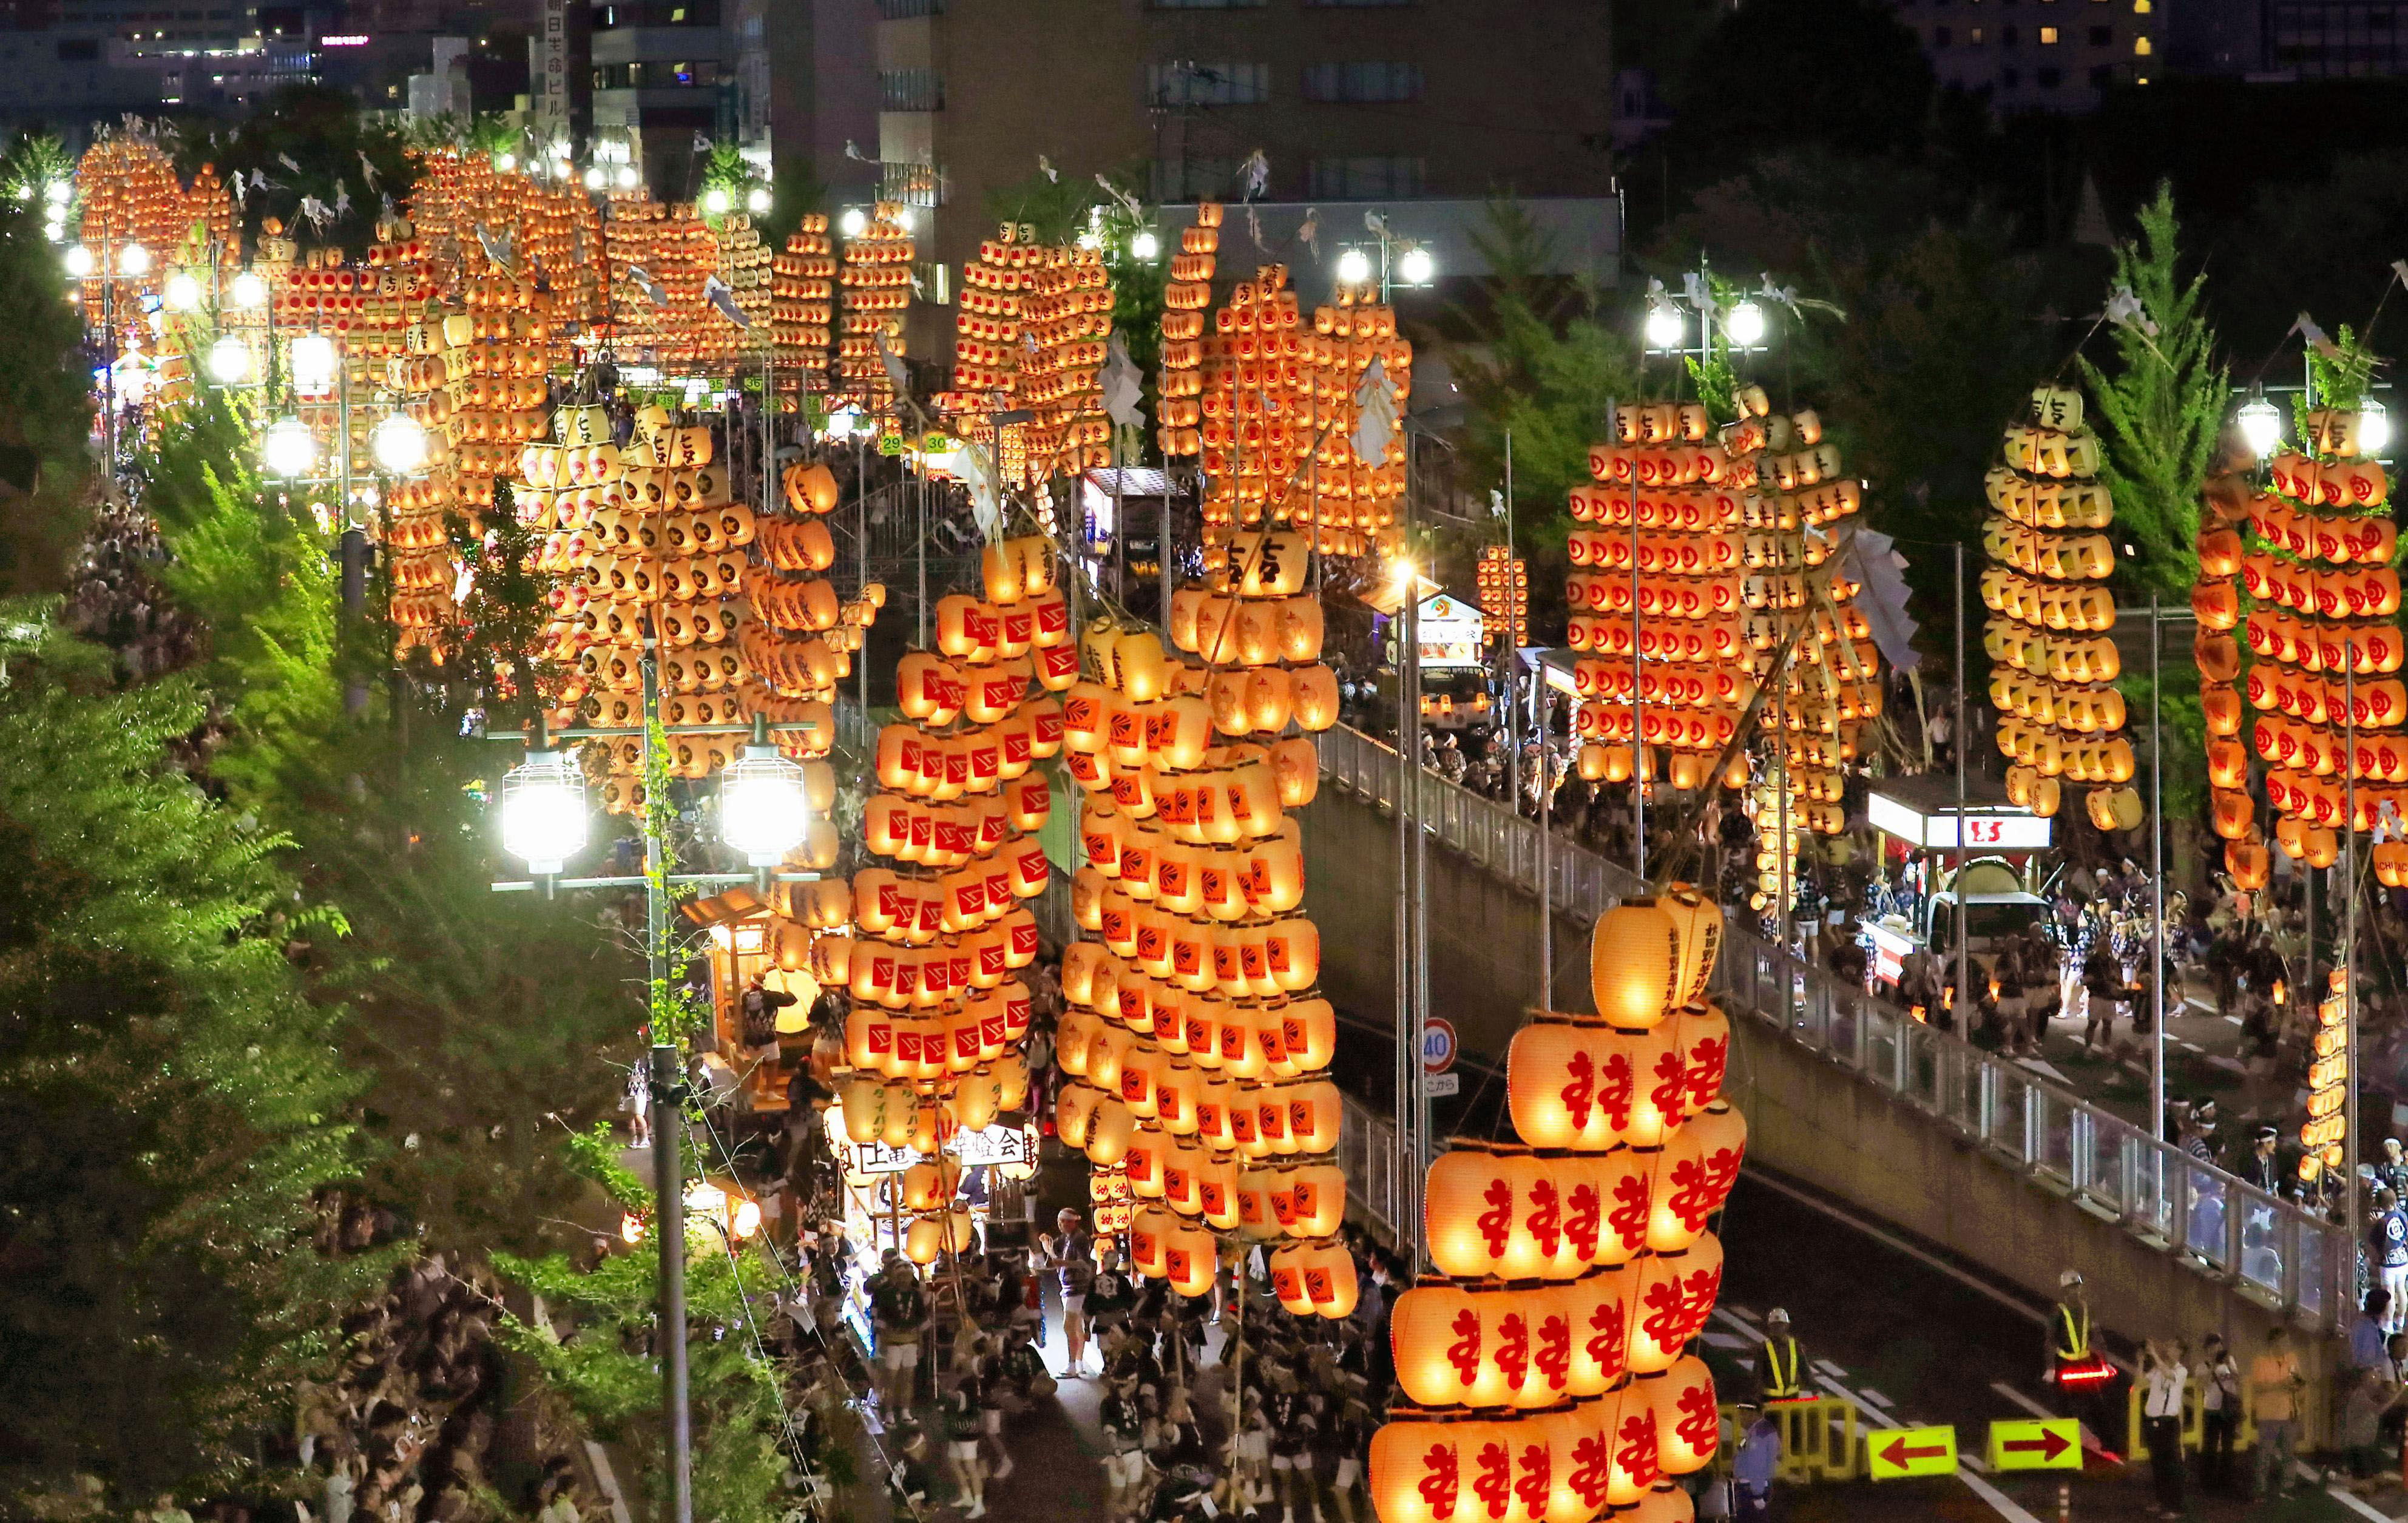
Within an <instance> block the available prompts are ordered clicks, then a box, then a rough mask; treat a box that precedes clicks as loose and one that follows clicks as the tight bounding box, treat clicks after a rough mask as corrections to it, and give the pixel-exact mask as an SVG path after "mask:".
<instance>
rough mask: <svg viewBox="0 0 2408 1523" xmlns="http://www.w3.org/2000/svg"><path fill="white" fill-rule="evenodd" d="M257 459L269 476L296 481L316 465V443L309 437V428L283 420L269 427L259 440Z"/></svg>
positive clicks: (293, 420) (290, 420) (295, 419)
mask: <svg viewBox="0 0 2408 1523" xmlns="http://www.w3.org/2000/svg"><path fill="white" fill-rule="evenodd" d="M259 458H260V463H261V464H263V465H265V467H267V473H268V474H269V475H271V476H280V477H282V478H283V479H284V480H286V481H299V480H300V479H301V478H302V477H304V476H307V475H308V474H309V468H310V467H312V466H314V465H316V464H317V463H318V441H317V440H316V439H315V438H311V437H310V435H309V425H308V424H305V423H303V422H302V421H301V420H300V419H298V418H285V419H283V420H281V421H279V422H278V423H275V424H270V425H269V427H268V430H267V432H266V434H265V435H264V436H262V437H261V438H260V441H259Z"/></svg>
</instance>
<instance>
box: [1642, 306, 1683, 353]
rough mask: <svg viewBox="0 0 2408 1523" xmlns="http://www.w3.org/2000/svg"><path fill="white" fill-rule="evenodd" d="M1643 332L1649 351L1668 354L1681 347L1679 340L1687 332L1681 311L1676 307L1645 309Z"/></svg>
mask: <svg viewBox="0 0 2408 1523" xmlns="http://www.w3.org/2000/svg"><path fill="white" fill-rule="evenodd" d="M1645 331H1646V336H1647V347H1648V348H1649V349H1652V350H1656V351H1658V352H1670V351H1672V350H1676V349H1678V348H1680V347H1681V340H1682V338H1684V336H1685V335H1686V334H1687V332H1688V324H1687V323H1684V321H1682V318H1681V309H1679V308H1677V307H1670V306H1664V307H1651V308H1649V309H1647V324H1646V330H1645Z"/></svg>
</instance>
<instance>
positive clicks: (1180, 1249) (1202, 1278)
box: [1162, 1226, 1220, 1300]
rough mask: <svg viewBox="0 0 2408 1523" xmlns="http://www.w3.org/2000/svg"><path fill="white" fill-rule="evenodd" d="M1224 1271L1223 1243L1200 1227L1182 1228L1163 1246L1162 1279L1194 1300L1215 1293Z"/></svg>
mask: <svg viewBox="0 0 2408 1523" xmlns="http://www.w3.org/2000/svg"><path fill="white" fill-rule="evenodd" d="M1219 1270H1220V1244H1219V1243H1216V1242H1215V1241H1214V1240H1213V1237H1212V1234H1211V1233H1210V1232H1207V1231H1204V1230H1202V1229H1201V1228H1195V1227H1185V1226H1183V1227H1181V1228H1178V1229H1177V1230H1175V1231H1173V1232H1172V1233H1171V1234H1170V1235H1169V1237H1168V1240H1167V1241H1166V1242H1165V1243H1164V1245H1163V1258H1162V1277H1163V1278H1164V1279H1166V1280H1168V1281H1169V1282H1170V1288H1171V1289H1172V1290H1174V1291H1176V1292H1178V1293H1179V1294H1180V1295H1182V1296H1184V1297H1186V1298H1187V1299H1189V1300H1195V1299H1197V1297H1199V1296H1209V1295H1211V1293H1212V1280H1213V1276H1214V1275H1215V1274H1217V1273H1218V1272H1219Z"/></svg>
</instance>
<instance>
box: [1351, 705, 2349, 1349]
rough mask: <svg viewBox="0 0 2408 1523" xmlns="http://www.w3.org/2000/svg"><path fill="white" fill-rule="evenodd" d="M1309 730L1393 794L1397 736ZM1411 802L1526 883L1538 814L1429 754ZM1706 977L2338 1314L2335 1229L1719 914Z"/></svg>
mask: <svg viewBox="0 0 2408 1523" xmlns="http://www.w3.org/2000/svg"><path fill="white" fill-rule="evenodd" d="M1319 742H1320V748H1321V765H1322V770H1323V771H1324V772H1325V773H1326V774H1327V775H1328V777H1329V778H1330V779H1331V780H1332V781H1333V782H1335V783H1338V784H1339V785H1340V786H1342V787H1344V788H1346V789H1347V790H1348V791H1350V792H1352V793H1354V794H1355V795H1356V796H1357V797H1360V798H1362V799H1363V800H1364V801H1366V802H1368V803H1369V804H1372V805H1373V806H1375V807H1377V808H1379V809H1381V810H1383V811H1393V810H1394V808H1395V805H1396V797H1397V793H1398V765H1397V764H1398V756H1397V753H1396V750H1395V748H1393V747H1391V746H1386V745H1383V744H1382V743H1380V742H1379V741H1377V740H1372V739H1371V738H1370V737H1369V736H1367V735H1364V734H1362V733H1360V732H1359V731H1356V730H1354V729H1350V728H1348V727H1346V726H1335V727H1333V728H1331V729H1329V730H1327V731H1326V732H1324V733H1323V734H1322V735H1321V736H1320V737H1319ZM1419 805H1420V809H1419V812H1420V814H1421V816H1422V818H1423V820H1424V821H1425V822H1426V824H1425V826H1424V828H1425V829H1426V830H1427V831H1428V832H1429V834H1430V836H1431V838H1432V839H1433V840H1434V841H1438V842H1439V843H1441V844H1443V845H1445V846H1447V847H1449V848H1451V849H1452V850H1454V851H1455V852H1458V853H1460V854H1461V855H1464V856H1466V857H1468V858H1469V859H1470V860H1471V861H1473V862H1475V863H1477V864H1479V865H1480V866H1481V867H1483V868H1484V869H1487V870H1488V871H1489V872H1491V873H1493V874H1495V875H1496V876H1498V877H1499V878H1501V879H1503V880H1505V881H1506V882H1508V883H1510V884H1515V885H1517V886H1519V887H1521V888H1523V889H1525V890H1527V892H1529V893H1531V894H1534V895H1535V894H1536V893H1537V892H1538V889H1539V873H1540V857H1541V852H1540V843H1539V825H1538V822H1536V821H1535V820H1531V819H1528V818H1526V817H1524V816H1523V815H1521V814H1520V813H1518V812H1515V811H1513V810H1512V809H1511V808H1508V807H1507V806H1506V805H1504V804H1501V803H1498V802H1496V801H1494V800H1491V799H1488V798H1484V797H1481V796H1480V795H1478V794H1475V793H1473V792H1471V791H1470V790H1469V789H1467V788H1464V787H1462V786H1460V785H1458V784H1455V783H1450V782H1448V781H1447V780H1446V779H1445V778H1443V777H1441V776H1440V775H1439V774H1437V773H1436V772H1433V771H1430V770H1429V769H1426V768H1425V769H1423V770H1422V775H1421V780H1420V787H1419ZM1545 856H1546V871H1547V875H1548V877H1549V878H1550V880H1552V893H1551V896H1550V898H1551V902H1552V905H1553V908H1554V910H1555V912H1557V913H1560V914H1565V915H1569V916H1573V917H1575V918H1579V919H1584V920H1594V919H1595V918H1596V917H1597V916H1598V915H1600V914H1602V913H1604V912H1605V911H1607V910H1608V909H1611V908H1612V907H1613V905H1614V904H1616V903H1618V902H1620V900H1621V899H1622V898H1627V897H1629V896H1631V895H1634V894H1639V893H1643V892H1644V891H1645V889H1644V885H1643V884H1641V881H1640V880H1639V878H1638V877H1637V876H1636V875H1635V874H1633V873H1632V872H1631V871H1630V870H1629V869H1627V868H1624V867H1621V866H1620V865H1618V864H1616V863H1613V862H1609V861H1607V860H1605V859H1604V858H1603V857H1601V856H1599V855H1597V854H1596V853H1595V852H1593V851H1590V850H1589V849H1588V848H1586V847H1584V846H1583V845H1580V844H1579V843H1578V842H1576V841H1570V840H1569V839H1567V838H1566V837H1565V836H1564V835H1563V834H1562V833H1560V832H1558V833H1556V834H1555V837H1554V838H1553V839H1552V840H1551V841H1548V843H1547V851H1546V853H1545ZM1715 981H1716V984H1717V987H1716V991H1715V992H1716V993H1717V994H1718V995H1719V996H1720V997H1721V999H1723V1002H1724V1004H1725V1005H1726V1007H1727V1008H1729V1009H1733V1010H1743V1011H1746V1012H1749V1013H1753V1014H1755V1015H1756V1016H1758V1017H1760V1018H1761V1019H1763V1020H1765V1021H1767V1022H1769V1023H1770V1024H1771V1025H1772V1026H1774V1027H1777V1028H1778V1029H1780V1030H1782V1031H1783V1032H1785V1034H1786V1035H1787V1036H1788V1037H1789V1039H1790V1040H1791V1041H1794V1042H1799V1043H1800V1044H1801V1045H1803V1046H1806V1047H1809V1048H1811V1049H1813V1050H1814V1051H1815V1052H1817V1053H1820V1054H1821V1055H1822V1056H1825V1057H1827V1058H1828V1059H1829V1060H1830V1061H1832V1062H1834V1063H1837V1064H1839V1065H1840V1066H1842V1067H1843V1068H1846V1069H1848V1070H1852V1071H1854V1072H1855V1073H1856V1074H1857V1075H1858V1076H1859V1077H1861V1078H1863V1079H1865V1080H1867V1081H1869V1082H1870V1083H1872V1084H1875V1085H1880V1086H1881V1087H1882V1088H1884V1089H1886V1090H1888V1091H1889V1092H1890V1093H1891V1094H1892V1095H1894V1096H1896V1097H1897V1098H1898V1099H1899V1100H1901V1101H1903V1102H1904V1103H1906V1104H1907V1105H1909V1106H1912V1107H1913V1108H1914V1109H1916V1110H1918V1111H1921V1112H1922V1113H1924V1114H1926V1115H1928V1116H1929V1117H1931V1118H1932V1119H1933V1120H1934V1121H1936V1122H1938V1123H1939V1124H1941V1125H1943V1126H1946V1127H1948V1128H1951V1129H1953V1130H1955V1131H1957V1132H1958V1133H1959V1134H1961V1135H1964V1136H1968V1137H1971V1138H1972V1139H1973V1140H1975V1141H1976V1142H1978V1143H1980V1144H1981V1145H1982V1146H1983V1147H1984V1148H1985V1150H1986V1151H1987V1152H1988V1153H1989V1154H1990V1155H1991V1156H1992V1157H1995V1158H1998V1159H1999V1160H2000V1161H2001V1162H2003V1163H2005V1164H2007V1165H2008V1166H2010V1167H2012V1168H2014V1169H2016V1170H2018V1171H2020V1172H2022V1173H2023V1175H2024V1176H2025V1177H2026V1178H2027V1179H2028V1180H2029V1181H2031V1182H2032V1183H2033V1184H2034V1185H2037V1186H2039V1187H2041V1188H2043V1189H2046V1190H2048V1191H2050V1192H2051V1193H2052V1194H2055V1195H2057V1196H2058V1197H2060V1198H2062V1199H2065V1200H2071V1201H2073V1202H2074V1203H2076V1204H2077V1205H2079V1206H2080V1207H2081V1208H2082V1209H2084V1210H2086V1211H2089V1212H2091V1213H2093V1214H2097V1215H2099V1216H2101V1217H2103V1218H2105V1219H2107V1220H2110V1221H2114V1222H2115V1223H2117V1224H2119V1225H2121V1226H2122V1227H2123V1228H2125V1229H2126V1230H2128V1231H2129V1232H2131V1233H2132V1234H2133V1235H2134V1236H2136V1237H2138V1238H2140V1239H2142V1240H2143V1242H2146V1243H2149V1244H2150V1245H2152V1246H2153V1247H2157V1248H2158V1249H2161V1250H2163V1251H2165V1252H2169V1253H2179V1254H2182V1255H2185V1256H2186V1259H2187V1261H2188V1262H2190V1263H2191V1264H2192V1265H2194V1266H2195V1267H2196V1268H2198V1269H2200V1271H2201V1272H2205V1273H2208V1274H2211V1275H2214V1276H2215V1277H2217V1278H2220V1279H2222V1280H2224V1281H2226V1282H2227V1283H2229V1284H2230V1285H2232V1286H2235V1287H2236V1288H2238V1289H2240V1290H2241V1291H2243V1293H2245V1294H2247V1295H2249V1296H2251V1297H2253V1298H2254V1299H2256V1300H2259V1301H2260V1302H2261V1303H2263V1304H2265V1305H2267V1306H2269V1307H2272V1308H2275V1309H2279V1310H2281V1311H2284V1312H2286V1313H2288V1314H2291V1315H2297V1316H2300V1317H2301V1318H2304V1319H2306V1320H2308V1321H2311V1322H2313V1323H2316V1324H2319V1325H2322V1326H2324V1327H2327V1328H2335V1329H2337V1328H2339V1327H2341V1326H2343V1324H2344V1323H2345V1322H2346V1320H2347V1317H2348V1315H2349V1308H2350V1306H2351V1304H2352V1302H2353V1300H2354V1299H2355V1298H2354V1296H2353V1295H2352V1294H2351V1291H2352V1288H2353V1281H2354V1277H2355V1275H2356V1273H2357V1259H2356V1255H2355V1254H2353V1253H2352V1252H2351V1251H2350V1243H2349V1238H2348V1234H2347V1232H2346V1231H2345V1230H2343V1228H2337V1227H2334V1226H2333V1225H2331V1224H2330V1223H2329V1222H2327V1221H2325V1220H2323V1219H2322V1218H2321V1217H2318V1216H2315V1215H2314V1214H2310V1213H2308V1212H2305V1211H2302V1210H2300V1208H2299V1207H2298V1206H2296V1205H2293V1204H2291V1203H2289V1202H2287V1201H2284V1200H2277V1199H2275V1198H2274V1197H2273V1196H2271V1195H2268V1194H2266V1193H2265V1192H2264V1191H2262V1190H2258V1189H2257V1188H2254V1187H2253V1186H2251V1185H2247V1184H2245V1183H2243V1181H2242V1180H2240V1179H2239V1178H2236V1177H2235V1176H2233V1175H2231V1174H2229V1173H2227V1172H2225V1171H2223V1170H2221V1169H2217V1168H2214V1166H2212V1165H2209V1164H2204V1163H2201V1162H2200V1161H2199V1160H2198V1159H2196V1158H2193V1157H2189V1156H2188V1155H2186V1154H2185V1153H2184V1152H2182V1151H2181V1150H2180V1149H2179V1148H2176V1147H2173V1146H2171V1145H2169V1144H2167V1143H2165V1142H2160V1141H2159V1140H2158V1139H2157V1138H2156V1137H2154V1136H2152V1135H2150V1134H2149V1133H2148V1132H2147V1131H2146V1130H2145V1129H2143V1128H2139V1127H2136V1126H2134V1125H2132V1124H2131V1123H2130V1122H2128V1121H2126V1120H2124V1119H2123V1118H2122V1117H2121V1116H2118V1115H2115V1114H2112V1113H2110V1112H2108V1111H2105V1110H2102V1109H2100V1107H2098V1106H2096V1105H2093V1104H2091V1103H2090V1102H2088V1101H2087V1100H2085V1099H2081V1098H2080V1097H2079V1096H2077V1095H2075V1094H2073V1093H2071V1091H2069V1090H2067V1089H2066V1088H2064V1087H2063V1086H2062V1085H2057V1084H2054V1083H2051V1082H2050V1081H2049V1080H2048V1079H2046V1078H2044V1077H2043V1076H2042V1075H2041V1074H2039V1073H2037V1072H2035V1071H2033V1070H2031V1069H2029V1068H2028V1067H2026V1066H2024V1065H2023V1064H2020V1063H2017V1062H2013V1061H2010V1060H2007V1059H2004V1058H2000V1057H1999V1056H1994V1055H1993V1054H1991V1053H1988V1052H1986V1051H1985V1050H1983V1049H1982V1048H1980V1047H1977V1046H1975V1045H1974V1044H1973V1043H1971V1042H1967V1041H1965V1040H1964V1039H1963V1038H1961V1037H1958V1036H1957V1035H1956V1034H1954V1033H1953V1032H1948V1031H1943V1030H1941V1029H1939V1028H1938V1027H1932V1026H1928V1025H1926V1024H1925V1023H1923V1022H1921V1021H1919V1020H1917V1019H1916V1018H1915V1017H1914V1016H1913V1015H1911V1014H1909V1013H1907V1012H1905V1011H1903V1010H1900V1009H1899V1007H1898V1006H1896V1005H1894V1004H1891V1003H1890V1002H1889V1001H1887V1000H1885V999H1878V998H1876V997H1874V996H1873V995H1871V994H1869V993H1867V992H1866V991H1865V989H1864V987H1863V986H1862V985H1861V984H1857V983H1856V982H1854V981H1852V980H1847V979H1842V978H1840V977H1838V976H1836V975H1834V974H1831V973H1829V972H1827V971H1826V970H1822V969H1820V968H1817V967H1815V966H1814V965H1813V964H1812V963H1809V962H1807V961H1805V960H1804V959H1802V958H1800V957H1798V956H1796V955H1793V954H1791V953H1789V952H1787V951H1786V950H1785V949H1783V948H1781V947H1779V946H1777V945H1775V944H1773V943H1771V942H1769V941H1763V940H1760V939H1759V938H1757V937H1756V936H1754V935H1752V934H1750V933H1749V932H1748V931H1746V930H1744V929H1742V928H1741V927H1737V926H1728V927H1726V930H1725V937H1724V942H1723V955H1722V960H1721V963H1720V965H1719V966H1718V967H1717V969H1716V970H1715ZM1377 1157H1380V1158H1382V1159H1384V1158H1385V1157H1386V1155H1385V1153H1384V1152H1383V1153H1380V1154H1379V1155H1377ZM1348 1183H1349V1185H1350V1187H1352V1188H1356V1189H1362V1190H1366V1191H1368V1190H1369V1188H1370V1186H1371V1185H1372V1182H1371V1181H1370V1180H1369V1179H1368V1178H1364V1177H1362V1176H1360V1175H1358V1174H1357V1173H1356V1172H1355V1171H1354V1170H1352V1169H1350V1170H1349V1172H1348ZM1386 1199H1388V1198H1387V1197H1386V1196H1384V1195H1383V1196H1382V1200H1386ZM1384 1219H1387V1220H1393V1217H1389V1218H1384Z"/></svg>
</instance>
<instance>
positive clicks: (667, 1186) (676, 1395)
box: [644, 661, 694, 1523]
mask: <svg viewBox="0 0 2408 1523" xmlns="http://www.w3.org/2000/svg"><path fill="white" fill-rule="evenodd" d="M644 669H645V670H646V671H648V672H649V671H650V670H651V669H652V663H651V662H649V661H647V662H646V663H644ZM646 802H647V804H648V805H649V804H651V802H652V801H651V800H647V801H646ZM657 812H658V810H657V808H652V809H648V810H647V813H648V814H652V813H657ZM645 836H646V844H645V849H644V855H645V857H646V859H647V861H646V865H647V867H653V866H656V865H657V864H658V862H659V859H660V845H659V840H658V836H657V833H656V832H655V831H654V830H653V829H652V828H651V827H650V826H647V827H646V830H645ZM645 878H646V882H647V884H648V886H647V888H646V896H647V897H648V898H651V899H652V901H653V903H654V904H655V905H657V904H658V903H659V901H660V898H661V882H660V874H659V873H658V872H656V871H648V872H647V873H646V874H645ZM653 918H654V919H655V920H658V918H659V915H658V912H657V911H655V912H654V917H653ZM653 946H654V948H655V951H654V954H653V956H654V960H655V961H657V960H658V958H659V953H658V951H657V948H658V946H659V941H657V939H655V941H653ZM663 1035H664V1033H662V1032H659V1031H655V1032H653V1033H652V1038H653V1041H652V1196H653V1202H654V1209H653V1212H652V1230H653V1232H654V1233H655V1235H656V1236H657V1237H658V1238H659V1240H660V1261H661V1286H660V1301H661V1310H660V1343H661V1356H662V1372H663V1380H662V1404H663V1407H664V1411H663V1414H662V1416H663V1418H664V1422H665V1428H664V1432H663V1440H664V1443H665V1444H666V1445H667V1449H668V1459H669V1492H670V1497H671V1503H672V1508H673V1511H672V1513H671V1515H670V1523H694V1430H693V1417H692V1414H691V1412H690V1410H689V1408H688V1406H687V1403H686V1350H685V1188H684V1184H685V1181H684V1167H683V1165H682V1163H681V1161H680V1159H679V1157H678V1141H679V1139H678V1131H679V1129H680V1128H681V1127H683V1126H684V1125H685V1114H684V1105H683V1099H684V1080H685V1075H684V1073H683V1072H682V1071H681V1069H680V1066H679V1063H678V1050H677V1047H676V1045H675V1044H674V1043H672V1042H664V1041H662V1040H660V1039H661V1038H662V1036H663Z"/></svg>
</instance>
